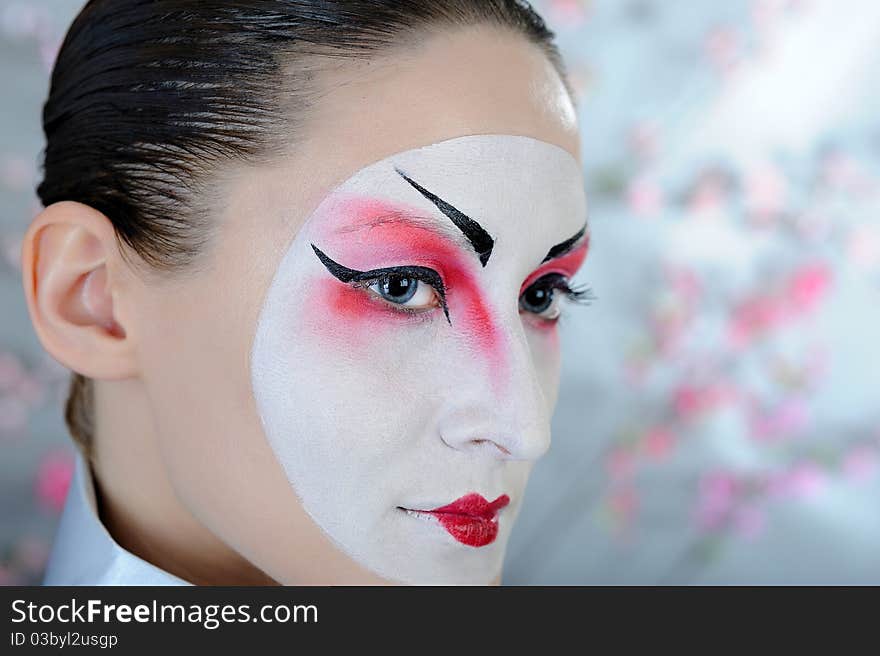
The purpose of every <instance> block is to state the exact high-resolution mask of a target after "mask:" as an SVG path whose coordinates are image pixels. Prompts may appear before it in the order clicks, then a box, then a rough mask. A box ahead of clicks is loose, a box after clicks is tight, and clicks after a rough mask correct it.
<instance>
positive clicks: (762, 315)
mask: <svg viewBox="0 0 880 656" xmlns="http://www.w3.org/2000/svg"><path fill="white" fill-rule="evenodd" d="M786 318H787V312H786V306H785V304H784V303H783V302H782V301H780V300H779V299H777V298H774V297H772V296H756V297H754V298H751V299H749V300H747V301H745V302H744V303H742V304H741V305H739V306H738V307H737V308H735V309H734V311H733V316H732V318H731V320H730V324H729V328H728V330H729V335H730V339H731V341H732V343H733V344H734V345H735V346H743V345H744V344H746V343H747V342H748V341H750V340H752V339H754V338H755V337H758V336H760V335H761V334H763V333H765V332H767V331H769V330H771V329H773V328H775V327H776V326H778V325H779V324H781V323H782V322H783V321H784V320H785V319H786Z"/></svg>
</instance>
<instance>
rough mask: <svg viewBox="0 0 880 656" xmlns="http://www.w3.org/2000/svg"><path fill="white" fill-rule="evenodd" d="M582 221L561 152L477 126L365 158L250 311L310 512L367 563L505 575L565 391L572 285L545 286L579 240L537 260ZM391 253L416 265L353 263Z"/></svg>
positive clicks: (270, 419) (577, 192) (572, 171)
mask: <svg viewBox="0 0 880 656" xmlns="http://www.w3.org/2000/svg"><path fill="white" fill-rule="evenodd" d="M444 203H446V204H444ZM456 210H457V211H456ZM473 222H476V223H473ZM585 222H586V199H585V197H584V191H583V182H582V178H581V171H580V167H579V165H578V163H577V161H576V160H575V159H574V158H573V157H572V156H571V155H570V154H569V153H568V152H566V151H564V150H563V149H561V148H559V147H557V146H553V145H551V144H548V143H545V142H542V141H536V140H534V139H530V138H527V137H516V136H507V135H480V136H467V137H461V138H457V139H451V140H448V141H444V142H441V143H438V144H433V145H430V146H426V147H423V148H418V149H415V150H410V151H406V152H403V153H400V154H397V155H393V156H391V157H388V158H386V159H384V160H382V161H380V162H377V163H375V164H372V165H370V166H368V167H366V168H364V169H362V170H361V171H359V172H358V173H356V174H355V175H354V176H352V177H351V178H349V179H348V180H347V181H346V182H345V183H343V184H342V185H341V186H339V187H337V188H336V189H335V190H334V191H333V192H332V193H330V194H329V195H328V196H327V198H325V199H324V201H323V202H322V203H321V204H320V206H319V207H318V209H317V210H316V211H315V212H314V213H313V214H312V215H311V216H310V217H309V219H307V220H306V222H305V224H304V225H303V227H302V228H301V230H300V231H299V232H298V233H297V235H296V236H295V238H294V239H293V241H292V243H291V244H290V246H289V248H288V250H287V252H286V254H285V256H284V257H283V259H282V261H281V264H280V266H279V268H278V271H277V272H276V275H275V277H274V279H273V281H272V284H271V286H270V288H269V291H268V294H267V297H266V300H265V304H264V306H263V308H262V311H261V314H260V318H259V322H258V325H257V330H256V335H255V338H254V344H253V352H252V358H251V374H252V383H253V390H254V396H255V399H256V402H257V408H258V411H259V414H260V418H261V420H262V423H263V427H264V430H265V433H266V436H267V439H268V441H269V444H270V445H271V447H272V449H273V450H274V452H275V454H276V455H277V457H278V460H279V461H280V463H281V465H282V466H283V468H284V471H285V472H286V474H287V478H288V480H289V481H290V483H291V485H292V486H293V489H294V490H295V491H296V493H297V494H298V496H299V498H300V499H301V501H302V504H303V506H304V508H305V510H306V511H307V512H308V513H309V514H310V516H311V517H312V518H313V519H314V521H315V522H316V523H317V524H318V526H320V527H321V528H322V529H323V530H324V531H325V532H326V533H327V534H328V535H329V536H330V538H332V540H334V541H335V543H336V544H337V545H338V546H339V547H340V548H341V549H342V550H343V551H344V552H345V553H347V554H348V555H349V556H350V557H352V558H353V559H355V560H356V561H357V562H359V563H360V564H361V565H363V566H365V567H366V568H368V569H370V570H372V571H373V572H375V573H377V574H378V575H380V576H382V577H385V578H387V579H391V580H394V581H399V582H407V583H424V584H431V583H489V582H490V581H492V580H493V579H494V578H495V577H496V576H497V575H498V574H499V573H500V570H501V564H502V560H503V557H504V549H505V546H506V543H507V538H508V536H509V534H510V530H511V527H512V526H513V522H514V519H515V517H516V514H517V512H518V510H519V507H520V503H521V501H522V496H523V492H524V489H525V486H526V481H527V478H528V474H529V471H530V469H531V467H532V464H533V462H534V461H535V460H536V459H537V458H538V457H539V456H540V455H542V454H543V453H544V451H545V450H546V448H547V447H548V446H549V441H550V417H551V414H552V412H553V407H554V406H555V403H556V393H557V386H558V377H559V352H558V341H557V332H556V326H555V323H554V322H553V320H552V319H553V317H554V315H555V314H556V309H557V307H558V304H559V301H560V300H561V297H563V296H564V294H563V293H562V292H561V291H556V292H553V294H554V295H555V297H556V299H555V300H554V301H553V302H552V303H551V304H550V306H549V307H548V308H546V309H545V303H546V302H545V301H543V300H542V296H541V294H540V293H538V291H536V290H544V291H546V290H547V289H549V287H548V283H547V281H548V280H550V279H551V278H550V277H548V275H549V274H552V273H554V272H555V273H556V274H562V275H564V276H565V277H566V278H568V277H570V276H571V275H573V274H574V272H575V271H576V270H577V268H578V267H579V266H580V264H581V262H582V261H583V258H584V257H585V255H586V250H587V242H588V236H583V237H581V238H580V239H579V240H578V241H576V242H574V245H573V246H572V247H571V248H570V250H569V251H568V254H567V255H565V254H563V255H562V256H561V257H557V258H554V259H551V260H550V261H548V262H544V260H545V256H548V254H549V252H550V250H551V248H553V247H554V246H556V245H557V244H560V243H562V242H566V241H567V240H569V241H570V240H571V238H572V237H574V236H575V235H577V233H578V232H579V231H581V230H582V228H583V227H584V225H585ZM477 224H478V225H477ZM466 233H467V236H466ZM559 250H560V249H556V250H555V251H554V254H555V253H558V252H559ZM483 262H485V266H484V265H483ZM391 267H408V268H407V269H402V270H401V269H398V270H395V273H394V274H393V275H392V274H389V273H388V272H386V273H385V275H386V277H385V278H384V279H382V280H380V281H379V282H376V277H380V278H381V277H382V276H381V274H369V275H372V276H373V279H370V280H364V278H365V277H369V276H363V275H360V274H357V273H355V271H358V272H367V271H374V270H376V269H386V268H391ZM389 275H391V277H390V278H389V277H387V276H389ZM552 279H553V280H554V281H555V282H557V283H558V282H559V280H560V276H559V275H556V276H555V277H553V278H552ZM536 280H537V281H538V282H536ZM417 281H418V282H417ZM432 285H433V287H432ZM526 289H531V290H532V291H531V292H530V293H529V294H526V302H525V305H524V306H523V305H521V303H520V299H521V294H522V293H523V291H525V290H526ZM383 293H384V297H383V296H382V294H383ZM444 296H445V300H443V299H444ZM545 296H546V294H545ZM444 303H445V308H444ZM447 312H448V318H447ZM475 495H480V496H481V497H482V498H483V499H484V500H485V501H486V502H488V503H485V504H484V503H483V502H481V501H480V500H479V499H478V497H476V496H475ZM456 500H459V502H458V503H457V505H455V506H453V507H448V508H444V507H445V506H448V505H449V504H451V503H452V502H455V501H456ZM508 500H509V503H506V501H508ZM438 509H439V510H438ZM429 510H436V512H434V513H427V512H414V511H429ZM292 557H295V556H292Z"/></svg>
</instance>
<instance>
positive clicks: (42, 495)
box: [34, 451, 73, 512]
mask: <svg viewBox="0 0 880 656" xmlns="http://www.w3.org/2000/svg"><path fill="white" fill-rule="evenodd" d="M72 476H73V459H72V458H71V457H70V454H69V453H68V452H66V451H53V452H51V453H49V454H47V455H46V456H44V457H43V459H42V461H41V462H40V464H39V466H38V467H37V475H36V479H35V481H34V492H35V494H36V496H37V500H38V501H39V502H40V504H41V505H43V506H44V507H45V508H47V509H48V510H51V511H53V512H60V511H61V509H62V508H63V507H64V500H65V498H66V497H67V488H68V487H69V486H70V479H71V477H72Z"/></svg>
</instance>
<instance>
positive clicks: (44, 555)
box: [13, 536, 49, 574]
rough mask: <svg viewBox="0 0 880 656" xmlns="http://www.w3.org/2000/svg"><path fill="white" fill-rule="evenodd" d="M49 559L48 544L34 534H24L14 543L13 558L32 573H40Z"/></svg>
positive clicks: (22, 567)
mask: <svg viewBox="0 0 880 656" xmlns="http://www.w3.org/2000/svg"><path fill="white" fill-rule="evenodd" d="M48 559H49V545H48V544H47V543H46V541H45V540H43V539H41V538H38V537H36V536H25V537H23V538H21V539H20V540H19V541H18V543H17V544H16V545H15V549H14V551H13V560H14V562H15V563H17V565H18V566H19V567H20V568H21V569H23V570H25V571H27V572H30V573H32V574H40V573H42V571H43V568H45V566H46V561H47V560H48Z"/></svg>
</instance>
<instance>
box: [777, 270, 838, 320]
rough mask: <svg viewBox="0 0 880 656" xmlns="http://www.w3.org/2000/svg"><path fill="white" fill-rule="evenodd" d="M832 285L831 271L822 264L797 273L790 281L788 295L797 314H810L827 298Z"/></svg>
mask: <svg viewBox="0 0 880 656" xmlns="http://www.w3.org/2000/svg"><path fill="white" fill-rule="evenodd" d="M830 285H831V270H830V269H829V268H828V267H827V266H825V265H824V264H822V263H817V264H811V265H809V266H805V267H803V268H802V269H800V270H799V271H797V272H796V273H795V274H794V275H793V276H792V277H791V279H790V280H789V282H788V288H787V290H786V295H787V296H788V301H789V304H790V306H791V308H792V310H793V311H794V312H795V313H798V314H801V313H808V312H812V311H813V310H815V309H816V306H817V305H818V304H819V302H820V301H821V300H822V298H823V297H824V296H825V294H826V292H827V291H828V288H829V287H830Z"/></svg>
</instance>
